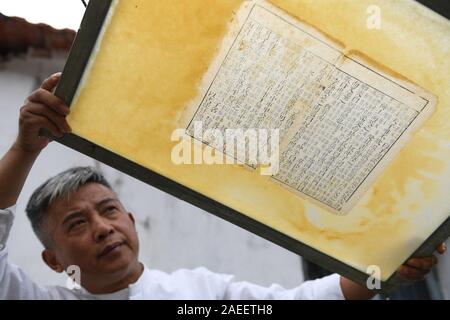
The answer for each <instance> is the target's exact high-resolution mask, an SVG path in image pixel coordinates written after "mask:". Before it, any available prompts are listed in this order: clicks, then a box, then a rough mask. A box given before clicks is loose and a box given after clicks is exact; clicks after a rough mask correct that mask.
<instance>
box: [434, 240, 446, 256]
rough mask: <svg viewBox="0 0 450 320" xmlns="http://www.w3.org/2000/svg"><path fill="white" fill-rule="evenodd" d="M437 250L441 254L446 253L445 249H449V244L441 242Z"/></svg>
mask: <svg viewBox="0 0 450 320" xmlns="http://www.w3.org/2000/svg"><path fill="white" fill-rule="evenodd" d="M436 250H437V252H439V254H444V253H445V251H447V246H446V245H445V243H441V244H440V245H439V246H438V247H437V249H436Z"/></svg>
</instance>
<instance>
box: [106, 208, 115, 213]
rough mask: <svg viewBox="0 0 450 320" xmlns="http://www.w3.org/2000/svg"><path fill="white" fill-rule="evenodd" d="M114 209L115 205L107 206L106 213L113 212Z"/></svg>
mask: <svg viewBox="0 0 450 320" xmlns="http://www.w3.org/2000/svg"><path fill="white" fill-rule="evenodd" d="M116 211H117V209H116V207H108V208H106V213H114V212H116Z"/></svg>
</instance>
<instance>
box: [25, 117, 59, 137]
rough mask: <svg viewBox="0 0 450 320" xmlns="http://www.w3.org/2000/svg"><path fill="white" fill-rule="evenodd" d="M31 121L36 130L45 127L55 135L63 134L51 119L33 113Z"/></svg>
mask: <svg viewBox="0 0 450 320" xmlns="http://www.w3.org/2000/svg"><path fill="white" fill-rule="evenodd" d="M32 121H33V126H35V128H36V129H37V131H38V132H39V130H40V129H46V130H47V131H49V132H50V133H51V134H52V135H53V136H55V137H58V138H60V137H62V136H63V135H64V132H62V131H61V130H60V129H59V128H58V127H57V126H56V125H55V124H54V123H53V122H52V121H50V120H49V119H47V118H46V117H44V116H41V115H34V117H33V120H32Z"/></svg>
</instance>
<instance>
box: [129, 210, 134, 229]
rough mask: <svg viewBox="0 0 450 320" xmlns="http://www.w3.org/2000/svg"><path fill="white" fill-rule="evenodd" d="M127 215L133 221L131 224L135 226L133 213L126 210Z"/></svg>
mask: <svg viewBox="0 0 450 320" xmlns="http://www.w3.org/2000/svg"><path fill="white" fill-rule="evenodd" d="M128 217H129V218H130V220H131V221H132V222H133V225H134V226H136V221H135V220H134V216H133V214H132V213H131V212H128Z"/></svg>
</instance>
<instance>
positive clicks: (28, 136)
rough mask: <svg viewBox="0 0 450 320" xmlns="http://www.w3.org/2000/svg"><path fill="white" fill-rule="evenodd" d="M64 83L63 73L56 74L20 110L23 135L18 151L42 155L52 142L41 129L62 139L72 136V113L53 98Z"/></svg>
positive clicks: (16, 143)
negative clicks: (70, 121)
mask: <svg viewBox="0 0 450 320" xmlns="http://www.w3.org/2000/svg"><path fill="white" fill-rule="evenodd" d="M60 79H61V73H56V74H54V75H52V76H51V77H50V78H48V79H47V80H45V81H44V82H43V83H42V85H41V87H40V88H39V89H38V90H36V91H35V92H33V93H32V94H31V95H30V96H29V97H28V99H27V100H26V102H25V105H24V106H23V107H22V108H21V109H20V118H19V135H18V137H17V140H16V142H15V144H14V146H15V147H17V148H19V149H21V150H22V151H25V152H27V153H39V152H40V151H41V150H42V149H43V148H45V147H46V146H47V145H48V143H49V142H50V141H49V139H48V138H47V137H43V136H40V130H41V129H45V130H47V131H49V132H50V133H51V134H52V135H53V136H55V137H58V138H60V137H62V136H63V135H64V134H65V133H69V132H71V129H70V127H69V125H68V123H67V121H66V116H67V115H68V114H69V113H70V109H69V108H68V107H67V106H66V105H65V104H64V102H63V101H62V100H61V99H59V98H58V97H56V96H55V95H54V94H53V90H54V89H55V87H56V85H57V84H58V82H59V80H60Z"/></svg>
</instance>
